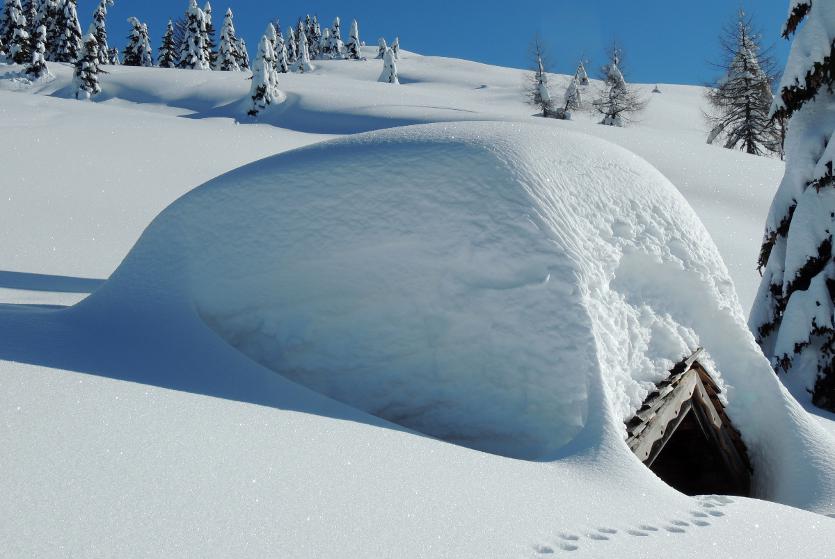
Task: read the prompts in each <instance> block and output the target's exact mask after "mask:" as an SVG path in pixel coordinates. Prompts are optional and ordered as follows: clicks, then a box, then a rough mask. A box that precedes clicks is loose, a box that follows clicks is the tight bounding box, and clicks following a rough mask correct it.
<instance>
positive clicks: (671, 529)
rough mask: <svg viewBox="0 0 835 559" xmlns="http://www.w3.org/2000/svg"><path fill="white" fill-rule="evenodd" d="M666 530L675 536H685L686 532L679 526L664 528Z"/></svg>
mask: <svg viewBox="0 0 835 559" xmlns="http://www.w3.org/2000/svg"><path fill="white" fill-rule="evenodd" d="M664 529H665V530H667V531H668V532H671V533H673V534H683V533H684V532H686V530H685V529H684V528H679V527H678V526H664Z"/></svg>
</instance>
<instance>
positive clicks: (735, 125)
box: [705, 10, 781, 155]
mask: <svg viewBox="0 0 835 559" xmlns="http://www.w3.org/2000/svg"><path fill="white" fill-rule="evenodd" d="M720 40H721V44H722V47H723V50H724V51H725V53H726V56H727V60H726V61H725V62H724V63H723V64H722V65H721V67H722V69H723V70H724V74H725V75H724V76H723V77H722V78H721V79H720V80H719V81H718V82H717V83H716V84H715V85H714V86H713V87H712V88H711V89H709V90H708V91H707V93H706V95H707V100H708V103H709V104H710V111H709V112H707V113H705V119H706V120H707V122H708V124H709V125H710V128H711V131H710V134H709V135H708V138H707V143H709V144H712V143H714V142H716V141H717V140H724V142H723V143H724V147H726V148H728V149H740V150H743V151H745V152H747V153H750V154H752V155H763V154H766V153H769V152H775V153H776V152H780V150H781V133H780V131H779V130H778V129H777V126H776V124H777V123H776V122H775V121H773V120H772V119H771V103H772V101H773V100H774V95H773V94H772V93H771V84H772V82H773V81H774V70H773V64H772V62H771V60H770V59H769V58H768V57H766V56H764V55H763V54H762V53H761V51H760V48H759V45H758V38H757V35H756V33H755V32H754V31H753V28H752V25H751V20H750V19H749V18H748V17H746V16H745V13H744V12H743V11H742V10H740V11H739V14H738V16H737V20H736V21H735V22H734V23H733V25H731V26H727V27H726V28H725V30H724V31H723V33H722V36H721V39H720Z"/></svg>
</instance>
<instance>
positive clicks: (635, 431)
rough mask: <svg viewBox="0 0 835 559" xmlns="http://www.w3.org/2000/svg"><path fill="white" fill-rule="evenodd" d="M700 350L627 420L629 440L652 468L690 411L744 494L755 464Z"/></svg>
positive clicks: (630, 444) (673, 371)
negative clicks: (701, 358) (720, 396)
mask: <svg viewBox="0 0 835 559" xmlns="http://www.w3.org/2000/svg"><path fill="white" fill-rule="evenodd" d="M702 351H703V350H702V349H701V348H700V349H699V350H697V351H696V352H695V353H693V355H691V356H690V357H688V358H687V359H685V360H683V361H681V362H680V363H678V364H677V365H676V366H675V367H674V368H673V370H672V371H671V372H670V376H669V377H668V378H667V379H666V380H664V381H662V382H660V383H659V384H658V385H657V386H656V389H655V390H654V391H653V392H651V393H650V394H649V395H648V396H647V398H646V400H644V403H643V405H642V406H641V408H640V409H639V410H638V411H637V413H636V414H635V416H634V417H633V418H632V419H630V420H629V421H627V422H626V428H627V434H628V437H627V441H626V442H627V444H628V445H629V448H630V449H631V450H632V452H634V453H635V455H636V456H638V458H639V459H640V460H641V461H642V462H643V463H644V464H646V465H647V466H648V467H651V466H652V464H653V462H655V460H656V458H658V456H659V455H660V454H661V452H662V451H663V450H664V447H665V445H666V444H667V442H668V441H669V440H670V439H671V438H672V437H673V436H674V435H675V432H676V429H677V428H678V427H679V425H681V423H682V422H683V421H684V419H685V417H687V416H688V414H691V413H692V414H693V417H694V418H695V419H696V420H697V421H698V424H699V427H701V431H702V434H703V435H704V436H705V438H706V439H707V440H708V442H709V443H710V444H711V445H712V446H713V447H714V448H715V449H716V450H717V451H718V452H719V454H720V455H721V457H722V461H723V462H724V464H725V467H726V468H727V471H728V474H729V475H730V476H731V477H732V478H733V482H734V485H735V486H737V487H739V488H740V492H741V493H742V494H747V492H748V490H749V489H750V481H751V472H752V469H751V464H750V462H749V460H748V454H747V450H746V448H745V444H744V443H743V442H742V438H741V437H740V434H739V432H738V431H737V430H736V429H735V428H734V426H733V424H732V423H731V421H730V419H729V418H728V416H727V415H726V414H725V407H724V405H723V404H722V401H721V400H720V399H719V394H720V392H721V390H720V389H719V387H718V386H717V385H716V383H715V382H714V380H713V379H712V378H711V376H710V374H708V372H707V371H706V370H705V368H704V367H703V366H702V365H701V363H699V360H698V359H699V356H700V355H701V354H702Z"/></svg>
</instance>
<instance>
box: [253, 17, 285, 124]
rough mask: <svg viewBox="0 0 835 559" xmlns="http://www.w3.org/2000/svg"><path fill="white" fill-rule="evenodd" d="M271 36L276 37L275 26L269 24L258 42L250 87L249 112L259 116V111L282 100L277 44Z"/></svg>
mask: <svg viewBox="0 0 835 559" xmlns="http://www.w3.org/2000/svg"><path fill="white" fill-rule="evenodd" d="M270 37H275V28H274V27H273V25H272V24H269V25H268V26H267V32H266V33H265V34H264V36H263V37H261V42H260V43H258V55H257V56H256V58H255V64H254V65H253V66H252V86H251V89H250V98H251V99H252V104H251V105H250V108H249V111H247V114H248V115H249V116H252V117H255V116H258V113H260V112H261V111H263V110H264V109H266V108H267V107H269V106H270V105H272V104H274V103H278V102H280V101H281V91H279V89H278V74H277V73H276V71H275V45H273V43H272V41H271V40H270Z"/></svg>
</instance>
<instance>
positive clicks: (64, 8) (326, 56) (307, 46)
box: [0, 0, 399, 71]
mask: <svg viewBox="0 0 835 559" xmlns="http://www.w3.org/2000/svg"><path fill="white" fill-rule="evenodd" d="M113 3H114V0H100V2H99V4H98V5H97V7H96V10H95V11H94V13H93V17H92V23H91V25H90V28H89V33H90V34H92V35H93V36H94V37H95V39H96V42H97V49H96V50H97V53H98V54H97V60H98V62H99V65H105V64H124V65H127V66H154V65H156V66H159V67H162V68H184V69H192V70H219V71H242V70H248V69H249V68H250V59H249V54H248V52H247V45H246V42H245V41H244V39H243V38H242V37H239V36H238V35H237V33H236V31H235V24H234V15H233V13H232V10H231V9H228V10H227V11H226V13H225V15H224V18H223V23H222V25H221V27H220V32H219V34H218V32H217V30H216V27H215V24H214V21H213V16H212V6H211V4H210V3H209V2H206V4H205V5H204V6H203V7H202V8H200V7H199V6H198V4H197V0H189V4H188V8H187V9H186V11H185V13H184V14H183V16H181V17H180V18H179V19H176V20H170V21H169V22H168V26H167V29H166V31H165V33H164V35H163V37H162V41H161V44H160V45H159V48H158V49H157V51H156V56H154V50H153V48H152V46H151V38H150V33H149V30H148V26H147V24H146V23H143V22H141V21H140V20H139V19H137V18H135V17H131V18H129V19H128V24H129V25H130V31H129V34H128V36H127V39H128V43H127V46H126V47H125V48H124V50H123V51H122V52H121V53H120V52H119V51H118V49H116V48H111V47H110V46H109V44H108V32H107V21H106V20H107V9H108V7H110V6H112V5H113ZM41 26H43V27H44V28H45V37H44V38H43V40H42V41H41V43H42V45H43V56H42V58H43V61H49V62H68V63H76V62H77V61H78V60H79V59H80V57H81V55H82V52H83V49H84V43H85V42H86V40H85V37H84V34H83V33H82V27H81V23H80V21H79V18H78V13H77V0H5V2H4V4H3V9H2V11H0V58H5V59H7V60H8V61H9V62H13V63H15V64H30V63H32V56H33V54H34V53H37V52H39V47H38V40H37V39H38V29H39V28H40V27H41ZM273 26H274V28H275V29H276V41H275V42H274V45H275V46H276V48H277V49H279V48H280V47H281V46H284V47H285V48H286V51H287V52H286V57H285V58H286V64H281V66H280V70H279V71H292V70H294V69H295V70H298V71H304V70H305V63H304V62H302V61H301V59H302V55H303V52H304V51H305V50H306V51H307V59H308V60H332V59H354V60H359V59H360V58H361V55H360V46H362V43H361V42H360V40H359V31H358V26H357V24H356V22H353V24H352V26H351V30H350V32H349V36H348V37H347V40H346V39H343V34H342V28H341V21H340V18H338V17H337V18H336V19H334V21H333V24H332V25H331V26H330V27H325V29H324V30H323V29H322V26H321V24H320V23H319V19H318V17H317V16H313V17H311V16H309V15H308V16H306V17H305V18H300V19H299V20H298V22H297V24H296V25H294V26H290V27H288V28H287V29H286V31H285V32H282V29H281V26H280V24H279V22H278V20H276V21H275V22H274V23H273ZM397 46H399V41H395V43H394V44H393V45H392V47H393V48H395V51H396V48H397ZM276 56H277V57H279V56H280V53H279V52H278V51H277V54H276ZM381 58H382V57H381Z"/></svg>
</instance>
